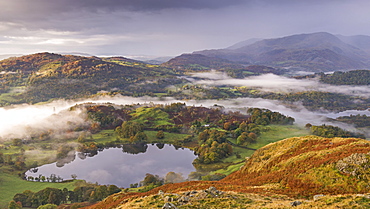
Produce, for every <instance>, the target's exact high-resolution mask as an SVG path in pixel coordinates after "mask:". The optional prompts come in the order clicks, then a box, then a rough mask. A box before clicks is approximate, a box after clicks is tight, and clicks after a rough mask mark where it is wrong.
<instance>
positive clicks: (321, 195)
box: [313, 194, 325, 201]
mask: <svg viewBox="0 0 370 209" xmlns="http://www.w3.org/2000/svg"><path fill="white" fill-rule="evenodd" d="M324 196H325V195H323V194H317V195H315V196H313V201H316V200H319V199H320V198H322V197H324Z"/></svg>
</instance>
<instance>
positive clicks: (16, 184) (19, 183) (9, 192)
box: [0, 173, 80, 208]
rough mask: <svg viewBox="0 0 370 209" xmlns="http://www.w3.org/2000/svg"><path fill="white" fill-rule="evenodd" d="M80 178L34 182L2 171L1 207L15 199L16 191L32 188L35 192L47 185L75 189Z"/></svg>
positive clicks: (0, 178)
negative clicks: (68, 180) (62, 181)
mask: <svg viewBox="0 0 370 209" xmlns="http://www.w3.org/2000/svg"><path fill="white" fill-rule="evenodd" d="M79 181H80V180H76V181H73V182H68V183H49V182H33V181H25V180H22V179H20V178H19V177H17V176H14V175H10V174H7V173H1V177H0V208H6V207H7V205H8V203H9V202H10V201H11V200H12V199H13V196H14V195H15V194H16V193H22V192H23V191H25V190H31V191H33V192H37V191H40V190H42V189H45V188H47V187H53V188H58V189H63V188H67V189H68V190H73V189H74V188H75V187H76V186H75V185H76V183H77V182H79Z"/></svg>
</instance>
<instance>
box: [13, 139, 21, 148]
mask: <svg viewBox="0 0 370 209" xmlns="http://www.w3.org/2000/svg"><path fill="white" fill-rule="evenodd" d="M12 144H13V146H22V144H23V142H22V139H18V138H16V139H13V140H12Z"/></svg>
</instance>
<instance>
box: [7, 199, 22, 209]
mask: <svg viewBox="0 0 370 209" xmlns="http://www.w3.org/2000/svg"><path fill="white" fill-rule="evenodd" d="M20 208H22V204H21V203H20V202H15V201H14V200H12V201H10V202H9V205H8V209H20Z"/></svg>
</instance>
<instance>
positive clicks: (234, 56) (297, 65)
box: [172, 32, 370, 72]
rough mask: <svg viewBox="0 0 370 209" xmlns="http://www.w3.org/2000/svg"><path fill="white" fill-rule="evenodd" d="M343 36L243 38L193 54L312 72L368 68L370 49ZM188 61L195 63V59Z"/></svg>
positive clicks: (299, 35) (241, 62) (302, 35)
mask: <svg viewBox="0 0 370 209" xmlns="http://www.w3.org/2000/svg"><path fill="white" fill-rule="evenodd" d="M342 39H343V38H342ZM342 39H340V38H338V37H337V36H335V35H333V34H330V33H327V32H318V33H310V34H296V35H291V36H285V37H281V38H272V39H263V40H259V41H248V40H246V41H245V44H243V42H239V43H237V44H235V45H233V46H230V47H228V48H225V49H212V50H203V51H195V52H193V53H192V54H199V55H204V56H207V57H209V58H213V59H214V58H219V59H220V60H221V59H222V60H228V61H231V62H234V63H236V64H241V65H266V66H269V67H276V68H287V69H289V68H293V69H300V70H307V71H312V72H322V71H324V72H328V71H337V70H351V69H359V68H368V67H369V66H370V53H368V52H367V51H365V50H363V49H361V48H358V47H357V46H358V45H357V46H353V45H351V44H349V43H350V42H349V41H347V42H344V41H342ZM366 40H367V39H366ZM363 42H364V41H363ZM369 43H370V37H369ZM369 46H370V45H369ZM369 51H370V50H369ZM179 57H181V56H179ZM177 58H178V57H176V58H174V59H172V62H173V61H174V60H176V59H177ZM209 58H207V59H209ZM188 64H192V62H191V60H188Z"/></svg>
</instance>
